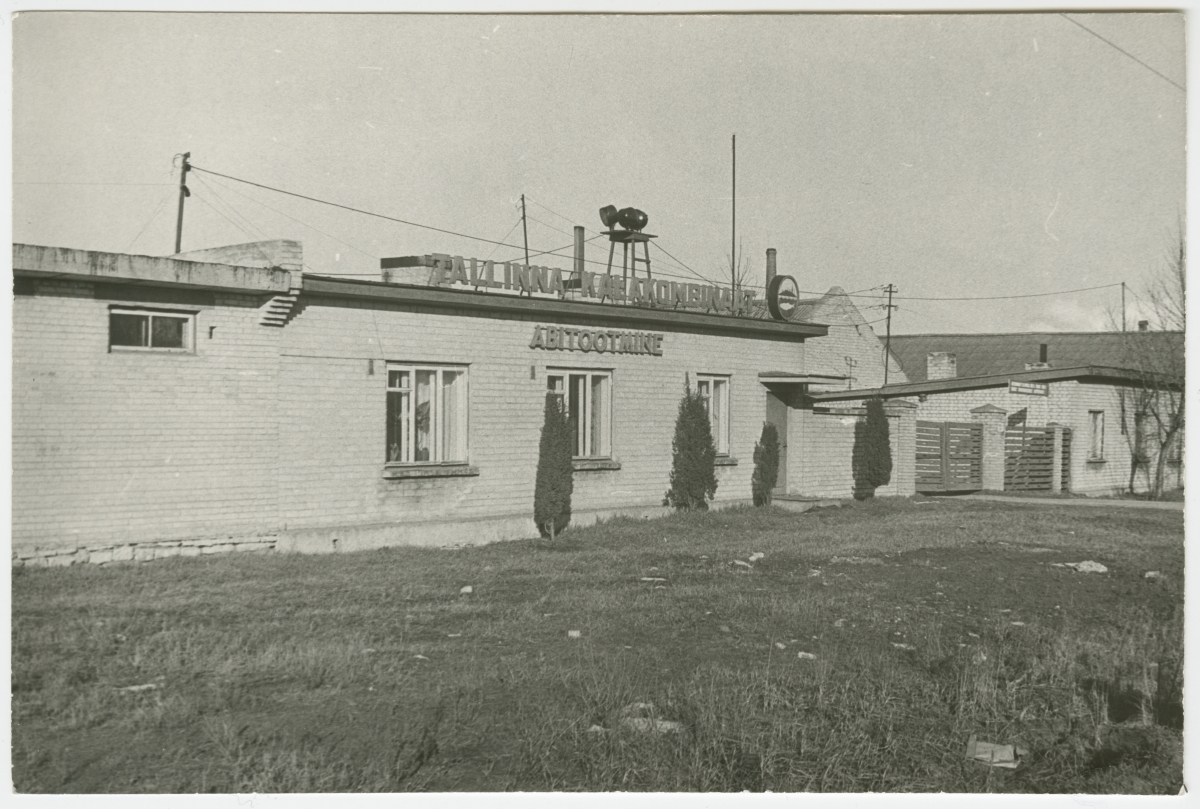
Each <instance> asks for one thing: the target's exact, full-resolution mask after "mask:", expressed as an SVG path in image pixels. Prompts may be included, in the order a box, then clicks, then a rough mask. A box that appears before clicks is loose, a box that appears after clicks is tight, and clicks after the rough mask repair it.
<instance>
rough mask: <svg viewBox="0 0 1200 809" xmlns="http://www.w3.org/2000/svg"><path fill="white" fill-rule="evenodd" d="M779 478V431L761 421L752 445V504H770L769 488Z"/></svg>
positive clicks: (772, 486) (770, 488)
mask: <svg viewBox="0 0 1200 809" xmlns="http://www.w3.org/2000/svg"><path fill="white" fill-rule="evenodd" d="M778 480H779V431H778V430H776V429H775V425H774V424H772V423H771V422H769V421H766V422H763V429H762V435H761V436H760V437H759V439H758V443H757V444H755V445H754V474H753V475H752V476H751V478H750V490H751V492H752V493H753V495H754V505H756V506H769V505H771V490H772V489H774V488H775V484H776V482H777V481H778Z"/></svg>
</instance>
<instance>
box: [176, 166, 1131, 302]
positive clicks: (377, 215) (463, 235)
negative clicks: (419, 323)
mask: <svg viewBox="0 0 1200 809" xmlns="http://www.w3.org/2000/svg"><path fill="white" fill-rule="evenodd" d="M190 168H191V169H192V170H194V171H201V172H204V173H206V174H212V175H215V176H217V177H224V178H225V179H227V180H233V181H234V182H239V183H244V184H246V185H252V186H254V187H256V188H262V189H265V190H267V191H274V192H276V193H279V194H285V195H287V196H290V197H297V198H299V199H305V200H308V201H309V202H316V203H318V204H321V205H329V206H332V207H334V208H341V209H343V210H346V211H351V212H353V213H360V214H363V215H364V216H371V217H375V218H377V219H384V220H387V221H389V222H398V223H399V224H402V225H409V226H411V227H417V228H424V229H426V230H432V231H435V232H438V233H445V234H448V235H450V236H458V237H461V238H464V239H473V240H475V241H480V242H486V243H487V244H494V245H498V246H501V247H510V248H512V249H514V250H520V249H522V246H521V245H515V244H507V243H505V242H503V241H496V240H495V239H487V238H484V237H482V236H472V235H471V234H469V233H460V232H458V231H454V230H447V229H446V228H439V227H434V226H433V225H422V224H421V223H419V222H411V221H409V220H407V219H399V218H397V217H394V216H387V215H385V214H381V213H375V212H374V211H367V210H363V209H362V208H355V207H352V206H350V205H342V204H341V203H338V202H330V201H329V200H324V199H318V198H317V197H310V196H308V195H306V194H299V193H296V192H295V191H286V190H284V189H282V188H275V187H273V186H269V185H264V184H262V183H256V182H252V181H250V180H243V179H242V178H240V177H233V176H231V175H228V174H222V173H221V172H219V171H212V170H211V169H205V168H200V167H199V166H196V165H194V164H192V165H190ZM260 204H263V203H260ZM264 207H269V206H265V204H264ZM543 207H545V206H543ZM214 210H215V209H214ZM277 213H278V211H277ZM289 218H290V217H289ZM294 221H299V220H294ZM535 221H538V222H539V223H540V224H543V225H546V227H549V228H551V229H556V228H554V226H553V225H547V224H546V223H545V222H541V220H535ZM301 224H304V223H303V222H301ZM308 227H312V226H311V225H309V226H308ZM313 229H314V230H316V228H313ZM318 232H321V231H318ZM510 232H511V231H510ZM325 235H327V236H328V235H329V234H325ZM330 238H334V237H332V236H330ZM506 238H507V237H506ZM339 241H340V240H339ZM589 241H590V240H589ZM343 244H346V243H345V242H343ZM347 246H352V245H347ZM570 246H571V245H565V246H563V247H556V248H554V249H553V250H544V251H542V252H540V253H538V255H552V256H555V257H557V258H564V259H571V258H573V256H569V255H567V256H564V255H562V254H561V253H560V252H559V251H561V250H566V249H567V248H568V247H570ZM654 246H655V247H657V248H658V249H659V250H661V251H662V252H663V253H666V255H667V256H669V257H670V258H671V259H672V260H673V261H675V262H676V263H677V264H678V265H679V266H680V267H681V268H683V269H685V270H687V271H688V272H690V273H691V274H692V275H694V276H695V277H696V278H698V279H700V280H701V281H704V282H705V283H708V284H714V283H715V282H714V281H712V280H711V279H709V278H706V277H705V276H704V275H701V274H700V273H699V272H697V271H696V270H694V269H692V268H691V267H689V266H688V265H687V264H685V263H684V262H682V261H680V260H679V259H678V258H676V257H675V256H674V255H673V254H672V253H671V252H670V251H669V250H667V249H666V248H665V247H663V246H662V245H661V244H660V243H658V242H654ZM356 249H357V248H356ZM585 262H586V263H588V264H596V265H599V266H605V267H606V266H607V262H604V261H596V260H594V259H585ZM659 275H662V276H665V277H667V278H680V279H683V280H690V279H687V278H686V277H684V276H679V275H675V274H673V273H665V272H660V273H659ZM743 286H744V287H746V288H749V289H755V290H761V289H763V288H764V287H762V286H759V285H756V284H745V285H743ZM1114 286H1120V284H1119V283H1114V284H1101V285H1100V286H1094V287H1081V288H1079V289H1067V290H1061V291H1057V292H1036V293H1029V294H1024V295H992V296H983V297H945V298H941V297H921V296H905V297H903V298H900V300H906V301H998V300H1015V299H1019V298H1039V297H1046V296H1051V295H1069V294H1073V293H1076V292H1090V291H1092V290H1096V289H1107V288H1110V287H1114ZM800 293H801V294H804V295H824V294H825V293H824V292H816V291H812V290H800ZM847 297H861V298H870V299H872V300H874V299H876V298H877V297H878V296H875V295H858V294H847Z"/></svg>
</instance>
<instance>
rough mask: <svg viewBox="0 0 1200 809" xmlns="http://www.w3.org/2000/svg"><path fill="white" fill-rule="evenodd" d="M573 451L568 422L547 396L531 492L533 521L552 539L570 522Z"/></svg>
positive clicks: (556, 401) (557, 402)
mask: <svg viewBox="0 0 1200 809" xmlns="http://www.w3.org/2000/svg"><path fill="white" fill-rule="evenodd" d="M573 452H574V435H573V434H572V431H571V422H570V421H569V420H568V419H567V414H566V412H565V411H564V410H563V406H562V403H561V401H560V400H559V398H558V397H556V396H554V395H552V394H549V393H548V394H546V410H545V415H544V417H543V420H542V440H541V442H540V443H539V444H538V465H537V482H536V483H535V485H534V490H533V521H534V522H536V523H537V527H538V531H539V532H540V533H541V535H542V536H544V537H545V536H548V537H550V538H551V539H553V538H554V537H556V536H557V535H558V534H560V533H562V532H563V531H564V530H565V529H566V527H567V525H568V524H569V523H570V522H571V493H572V492H573V491H574V488H575V482H574V479H573V477H572V476H573V475H574V471H575V470H574V467H573V465H572V463H571V456H572V454H573Z"/></svg>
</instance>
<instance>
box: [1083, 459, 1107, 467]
mask: <svg viewBox="0 0 1200 809" xmlns="http://www.w3.org/2000/svg"><path fill="white" fill-rule="evenodd" d="M1087 462H1088V463H1089V464H1097V465H1099V464H1104V463H1108V459H1107V458H1088V459H1087Z"/></svg>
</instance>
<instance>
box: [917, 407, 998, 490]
mask: <svg viewBox="0 0 1200 809" xmlns="http://www.w3.org/2000/svg"><path fill="white" fill-rule="evenodd" d="M982 488H983V425H982V424H976V423H972V422H955V421H918V422H917V491H918V492H920V493H922V494H928V493H934V492H966V491H978V490H979V489H982Z"/></svg>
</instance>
